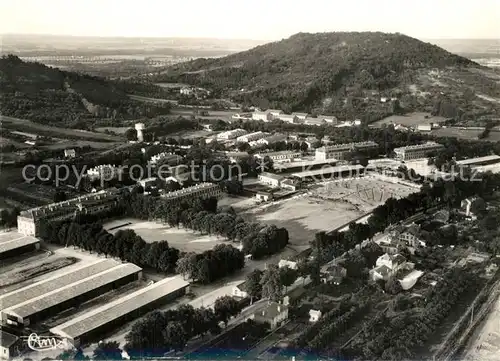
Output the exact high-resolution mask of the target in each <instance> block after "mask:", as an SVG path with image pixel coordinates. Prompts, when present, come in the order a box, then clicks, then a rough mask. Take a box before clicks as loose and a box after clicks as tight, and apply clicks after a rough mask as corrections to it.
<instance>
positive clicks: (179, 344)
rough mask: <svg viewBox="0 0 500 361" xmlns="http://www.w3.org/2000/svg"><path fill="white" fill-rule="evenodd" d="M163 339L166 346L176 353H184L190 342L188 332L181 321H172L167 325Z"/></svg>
mask: <svg viewBox="0 0 500 361" xmlns="http://www.w3.org/2000/svg"><path fill="white" fill-rule="evenodd" d="M163 338H164V340H165V344H166V345H168V346H170V348H171V349H173V350H175V351H182V350H183V349H184V347H185V346H186V342H187V341H188V340H189V338H188V335H187V333H186V331H185V330H184V328H183V327H182V323H181V322H179V321H171V322H169V323H168V324H167V327H166V328H165V331H164V332H163Z"/></svg>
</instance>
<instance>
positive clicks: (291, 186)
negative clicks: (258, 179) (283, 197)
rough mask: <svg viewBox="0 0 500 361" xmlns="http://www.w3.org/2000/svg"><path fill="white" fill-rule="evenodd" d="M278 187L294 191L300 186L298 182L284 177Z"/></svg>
mask: <svg viewBox="0 0 500 361" xmlns="http://www.w3.org/2000/svg"><path fill="white" fill-rule="evenodd" d="M280 187H281V188H282V189H286V190H289V191H292V192H295V191H296V190H297V189H298V188H299V187H300V182H298V181H296V180H294V179H285V180H284V181H282V182H281V184H280Z"/></svg>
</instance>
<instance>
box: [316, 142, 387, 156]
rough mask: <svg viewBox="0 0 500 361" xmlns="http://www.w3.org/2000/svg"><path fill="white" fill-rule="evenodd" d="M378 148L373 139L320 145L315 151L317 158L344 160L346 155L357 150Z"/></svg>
mask: <svg viewBox="0 0 500 361" xmlns="http://www.w3.org/2000/svg"><path fill="white" fill-rule="evenodd" d="M376 148H378V144H377V143H375V142H372V141H367V142H359V143H347V144H333V145H327V146H324V147H320V148H318V149H316V151H315V158H316V160H326V159H338V160H344V159H345V157H346V155H347V154H349V153H352V152H355V151H364V150H371V149H376Z"/></svg>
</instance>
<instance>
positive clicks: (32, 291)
mask: <svg viewBox="0 0 500 361" xmlns="http://www.w3.org/2000/svg"><path fill="white" fill-rule="evenodd" d="M120 264H121V263H120V262H118V261H115V260H113V259H111V258H105V259H99V260H98V261H95V262H92V263H90V264H86V265H85V266H83V267H79V268H77V269H74V270H72V271H68V272H67V273H64V274H59V275H56V276H52V277H50V278H46V279H43V280H41V281H38V282H35V283H32V284H30V285H28V286H25V287H21V288H19V289H17V290H15V291H12V292H9V293H6V294H3V295H1V296H0V305H1V308H2V309H7V308H10V307H13V306H15V305H18V304H20V303H22V302H25V301H27V300H31V299H39V297H41V296H43V295H45V294H47V293H51V292H53V291H56V290H58V289H60V288H63V287H65V286H68V285H71V284H75V283H77V282H80V281H82V280H84V279H86V278H88V277H91V276H94V275H97V274H99V273H101V272H104V271H106V270H108V269H111V268H114V267H116V266H118V265H120ZM7 324H8V322H7Z"/></svg>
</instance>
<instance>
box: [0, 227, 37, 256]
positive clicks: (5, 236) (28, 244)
mask: <svg viewBox="0 0 500 361" xmlns="http://www.w3.org/2000/svg"><path fill="white" fill-rule="evenodd" d="M37 249H40V241H39V240H38V239H36V238H35V237H31V236H25V235H23V234H20V233H17V232H2V233H0V260H4V259H6V258H10V257H13V256H19V255H21V254H23V253H27V252H31V251H35V250H37Z"/></svg>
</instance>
